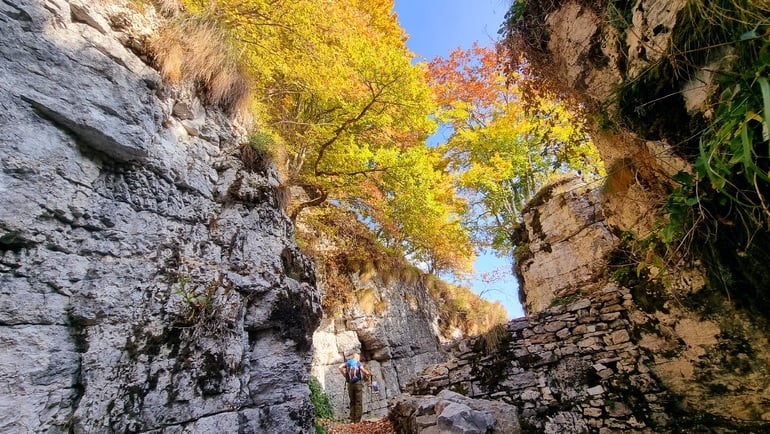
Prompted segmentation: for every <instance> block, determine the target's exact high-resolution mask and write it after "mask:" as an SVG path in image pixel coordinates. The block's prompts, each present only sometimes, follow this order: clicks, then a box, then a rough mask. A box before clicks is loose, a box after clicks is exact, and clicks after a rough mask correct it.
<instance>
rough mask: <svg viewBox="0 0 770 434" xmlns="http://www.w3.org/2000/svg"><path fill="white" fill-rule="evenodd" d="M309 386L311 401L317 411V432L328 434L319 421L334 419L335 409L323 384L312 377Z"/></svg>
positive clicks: (318, 433)
mask: <svg viewBox="0 0 770 434" xmlns="http://www.w3.org/2000/svg"><path fill="white" fill-rule="evenodd" d="M308 386H310V401H311V402H312V403H313V409H314V410H315V431H316V433H317V434H322V433H326V429H325V428H324V427H323V426H321V424H320V423H319V419H334V409H333V408H332V404H331V401H330V400H329V395H328V394H326V392H324V391H323V388H322V387H321V382H320V381H318V379H317V378H315V377H310V382H309V383H308Z"/></svg>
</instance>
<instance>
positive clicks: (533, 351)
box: [391, 284, 770, 434]
mask: <svg viewBox="0 0 770 434" xmlns="http://www.w3.org/2000/svg"><path fill="white" fill-rule="evenodd" d="M634 306H635V303H634V296H633V295H632V294H631V292H630V291H629V290H628V289H625V288H619V287H617V286H615V285H612V284H610V285H607V286H606V287H605V288H603V289H602V290H600V291H597V292H595V293H594V294H592V295H591V296H589V297H584V298H580V299H578V300H576V301H573V302H571V303H569V304H566V305H559V306H556V307H552V308H549V309H546V310H543V311H542V312H540V313H538V314H536V315H531V316H529V317H527V318H520V319H516V320H513V321H511V322H509V323H508V324H507V325H506V326H505V327H504V329H501V330H498V331H497V333H490V334H487V335H485V336H481V337H476V338H472V339H469V340H466V341H459V342H458V343H457V345H456V347H455V350H454V351H455V352H454V358H452V359H450V360H449V361H448V362H445V363H442V364H439V365H436V366H434V367H432V368H431V369H428V370H426V372H425V373H424V374H423V376H421V377H420V378H418V379H417V380H416V381H415V382H413V383H412V384H410V386H409V388H408V391H409V393H411V394H413V395H436V394H439V393H440V392H441V391H443V390H452V391H455V392H459V393H461V394H463V395H466V396H468V397H470V398H474V399H481V400H486V401H492V402H499V401H502V402H503V403H506V404H509V405H512V406H515V407H516V411H517V413H518V415H519V423H520V425H521V432H541V433H542V432H544V433H554V434H555V433H589V432H591V433H614V432H623V433H652V432H654V433H660V432H764V431H766V430H768V429H770V422H768V421H767V420H764V421H763V420H762V419H761V418H751V419H742V418H741V417H740V416H739V415H738V414H733V415H729V414H724V413H723V412H722V411H721V410H719V409H717V408H716V407H713V408H709V409H707V410H704V406H703V405H698V403H696V402H693V401H692V400H691V399H690V396H686V395H682V394H680V393H679V392H680V391H683V390H681V389H679V388H672V387H670V384H667V383H666V381H665V379H661V378H660V377H659V375H658V372H659V369H660V366H659V363H660V360H659V359H658V356H657V354H656V352H660V351H665V349H661V348H655V349H654V348H651V347H650V346H649V345H648V343H647V342H645V341H646V340H647V339H648V337H647V338H646V337H645V336H646V335H647V334H648V333H649V324H648V325H647V326H646V327H645V326H642V325H639V324H638V322H637V318H635V317H638V316H639V315H643V313H642V312H640V311H639V310H637V309H636V308H635V307H634ZM709 333H710V332H709V331H708V330H703V331H702V334H701V335H700V336H708V335H709ZM714 343H715V342H711V341H710V340H709V339H694V338H693V339H688V341H687V344H686V347H687V349H688V351H689V353H690V354H696V353H700V354H705V353H707V352H709V351H712V350H713V349H714V346H713V344H714ZM679 366H680V367H681V366H682V365H679ZM700 391H701V392H703V389H700ZM706 396H707V395H706ZM423 399H424V398H423ZM401 400H404V401H406V402H409V401H410V398H408V397H404V398H401ZM399 405H400V404H399V401H394V402H392V410H391V418H393V419H395V421H396V422H394V424H398V423H401V424H407V423H409V422H408V420H409V415H410V414H414V411H411V412H409V411H403V409H400V408H399ZM746 405H747V406H748V407H750V406H752V405H753V404H752V403H750V402H747V403H746ZM413 407H414V406H413ZM746 411H747V410H744V414H745V412H746ZM434 418H435V417H434ZM412 423H414V422H412ZM415 432H429V431H419V430H418V431H415ZM501 432H502V431H501Z"/></svg>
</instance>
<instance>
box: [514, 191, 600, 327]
mask: <svg viewBox="0 0 770 434" xmlns="http://www.w3.org/2000/svg"><path fill="white" fill-rule="evenodd" d="M522 216H523V223H524V224H523V225H522V228H521V230H520V231H519V233H518V234H517V238H518V240H517V250H516V253H515V256H516V261H515V264H514V266H515V268H516V273H517V274H518V275H519V276H520V282H519V283H520V287H519V291H521V293H522V297H520V298H521V299H522V303H523V305H524V308H525V310H526V312H527V313H529V314H535V313H538V312H541V311H543V310H544V309H546V308H548V307H549V306H551V305H552V304H553V303H557V302H559V300H560V299H564V298H565V297H571V296H575V295H576V294H577V293H578V292H587V291H590V289H591V286H592V285H595V283H596V281H597V279H596V277H597V276H598V275H600V274H601V273H602V272H603V271H604V268H605V266H606V260H605V257H606V255H607V253H608V252H609V251H610V250H612V249H613V248H614V247H615V237H614V236H613V235H612V233H611V232H610V229H609V227H608V225H607V223H606V222H605V220H604V216H603V213H602V206H601V197H600V194H599V190H597V189H591V188H590V187H589V186H588V185H586V184H585V183H584V182H582V180H580V179H579V178H565V179H562V180H560V181H557V182H555V183H553V184H551V185H548V186H546V187H544V188H543V189H542V190H541V191H540V192H539V193H538V195H537V196H536V197H535V198H534V199H533V200H532V201H531V202H530V203H529V204H528V205H527V207H526V208H525V209H524V211H523V212H522Z"/></svg>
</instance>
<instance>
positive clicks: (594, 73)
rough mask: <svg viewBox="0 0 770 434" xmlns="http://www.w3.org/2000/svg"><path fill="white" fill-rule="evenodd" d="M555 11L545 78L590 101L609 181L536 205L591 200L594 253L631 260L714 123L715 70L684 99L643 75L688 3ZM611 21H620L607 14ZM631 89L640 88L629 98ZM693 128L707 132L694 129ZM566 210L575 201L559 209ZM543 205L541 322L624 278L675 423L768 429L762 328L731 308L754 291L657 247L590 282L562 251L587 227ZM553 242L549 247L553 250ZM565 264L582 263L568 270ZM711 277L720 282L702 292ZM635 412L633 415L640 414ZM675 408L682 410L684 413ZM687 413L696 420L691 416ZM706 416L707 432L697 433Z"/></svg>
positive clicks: (522, 267)
mask: <svg viewBox="0 0 770 434" xmlns="http://www.w3.org/2000/svg"><path fill="white" fill-rule="evenodd" d="M552 5H553V6H554V10H552V11H550V12H549V14H548V16H547V17H543V18H544V20H545V29H546V35H544V38H545V40H547V41H548V42H547V53H545V54H544V55H545V56H546V57H547V58H548V59H549V60H550V61H551V63H550V65H551V68H550V69H548V70H547V71H545V72H546V73H547V74H548V76H549V78H552V79H554V80H555V81H556V82H558V83H559V84H560V85H561V86H562V88H564V89H568V90H570V91H571V92H572V93H573V94H574V95H576V96H577V97H578V99H579V100H581V101H582V102H583V103H585V104H586V107H587V108H588V110H589V113H590V116H589V122H590V123H592V124H593V125H592V134H591V136H592V140H593V141H594V143H595V144H596V146H597V148H598V150H599V152H600V154H601V155H602V158H603V160H604V162H605V167H606V170H607V177H606V178H605V179H602V180H601V182H599V183H596V184H593V185H592V186H591V187H590V188H589V189H587V190H586V191H585V192H584V193H581V195H583V196H584V197H581V198H579V199H573V200H572V201H565V200H564V198H565V197H566V196H560V195H559V194H549V195H544V196H541V199H542V198H545V197H546V196H548V197H549V199H548V200H550V201H552V202H553V204H552V205H550V206H552V207H557V208H558V207H566V208H568V209H572V208H573V207H574V206H575V205H576V204H579V203H588V202H589V201H590V202H591V203H593V204H596V208H594V209H597V210H598V211H597V212H596V213H594V216H596V217H597V219H596V220H595V221H596V222H597V223H595V224H598V225H600V226H603V227H605V228H606V229H607V233H610V234H612V236H611V237H609V238H597V240H599V239H602V240H604V241H603V243H606V244H602V245H601V248H600V249H599V250H603V251H605V252H606V253H611V254H619V255H620V256H621V257H622V255H623V250H624V249H628V248H629V246H628V245H622V244H621V243H620V242H621V240H622V237H624V236H630V237H634V238H636V239H642V238H644V237H646V236H648V235H650V234H651V233H654V232H655V231H657V230H660V229H659V228H660V224H661V222H664V221H665V219H664V218H663V217H664V216H663V215H662V214H661V209H662V205H663V204H664V203H665V202H666V198H667V197H668V195H669V194H670V192H671V191H672V190H673V189H674V188H676V187H677V185H678V184H677V183H676V182H673V181H672V176H673V175H674V174H676V173H678V172H680V171H685V172H690V173H693V169H692V167H691V165H690V163H689V162H688V161H687V160H685V159H683V158H682V157H681V156H680V155H679V154H677V151H676V150H677V149H678V152H680V153H682V149H683V148H684V149H687V150H689V151H690V153H692V152H695V153H697V143H694V144H693V143H688V144H685V142H687V141H688V140H690V139H692V137H696V136H697V134H696V133H697V131H698V130H700V129H702V128H703V127H702V125H703V123H707V122H709V116H710V113H709V110H708V109H709V106H708V104H706V102H707V101H708V96H709V95H710V93H709V92H712V91H713V89H714V83H713V75H712V71H711V70H713V65H707V66H705V67H702V68H700V69H699V70H695V71H693V72H692V74H691V76H690V77H689V81H685V80H682V83H683V84H682V85H681V88H676V89H673V88H668V87H666V86H670V83H674V82H676V83H679V81H675V80H667V81H665V80H664V81H663V82H656V81H655V79H654V74H652V75H650V74H647V75H644V74H642V75H640V72H642V71H649V70H650V69H654V68H655V67H656V66H657V65H659V64H660V63H661V62H662V61H664V60H666V59H667V56H668V55H669V54H668V53H670V51H669V48H670V44H671V37H672V35H673V34H674V29H675V28H676V26H677V19H678V18H680V17H681V15H679V13H680V12H681V10H682V8H683V7H684V5H685V2H683V1H674V2H663V1H657V0H641V1H636V2H632V3H626V4H620V3H615V4H614V5H601V4H598V3H596V2H587V1H576V0H571V1H567V2H563V3H561V4H558V5H556V4H552ZM605 6H606V7H608V8H610V11H609V12H613V10H612V8H615V7H616V8H617V9H618V11H619V12H621V15H620V16H617V15H612V14H609V15H608V11H607V10H605V9H604V8H605ZM607 16H614V17H615V18H622V19H623V21H622V22H621V21H614V22H613V21H612V20H608V19H603V18H601V17H604V18H606V17H607ZM722 54H724V56H723V58H720V56H719V55H716V54H715V56H714V59H712V60H710V61H713V62H729V55H728V54H729V53H727V52H725V53H722ZM669 78H670V77H669ZM644 80H646V81H644ZM641 83H643V84H641ZM634 86H637V87H636V88H635V89H636V90H635V91H631V92H626V91H628V90H629V89H631V88H634ZM661 89H663V90H661ZM624 92H625V93H624ZM655 92H658V93H655ZM602 119H603V121H606V122H603V121H602ZM697 125H701V126H700V127H698V128H695V129H693V128H694V126H697ZM696 142H697V140H696ZM688 146H689V148H688ZM693 149H695V151H693ZM685 153H686V152H685ZM560 201H562V202H570V203H571V205H563V204H562V205H559V202H560ZM545 202H546V201H544V200H541V201H539V202H537V203H534V204H532V205H531V206H530V208H529V212H530V215H529V216H526V215H525V217H524V229H523V232H522V233H521V234H520V236H519V238H522V239H525V238H526V242H528V243H530V245H534V246H535V248H532V247H530V248H529V249H528V250H522V251H520V252H518V254H517V262H518V264H517V265H516V266H517V267H518V269H519V274H520V277H521V279H522V281H523V288H524V295H523V304H524V305H525V306H527V309H528V312H529V313H531V314H533V315H540V313H538V312H541V313H542V312H547V311H549V308H547V306H549V304H550V305H553V306H559V305H560V303H564V302H571V301H572V300H573V299H571V298H569V294H570V293H572V292H573V290H575V289H576V290H577V294H580V292H581V291H582V292H583V293H585V294H586V295H587V296H589V297H590V296H591V295H592V294H596V293H597V291H602V290H604V288H605V287H606V285H608V284H610V285H612V284H617V283H618V282H619V281H621V282H623V283H625V284H626V285H627V286H628V288H626V289H628V290H629V296H630V297H631V298H630V301H631V302H632V303H633V304H632V305H630V306H629V308H628V320H629V321H630V325H631V330H632V333H630V334H629V336H630V338H631V342H633V343H634V344H635V345H637V346H638V348H639V354H640V358H642V359H644V360H645V362H646V368H644V369H649V370H650V372H652V374H653V375H654V377H655V378H656V379H657V380H659V383H658V386H656V387H660V388H662V389H663V390H667V391H668V392H670V393H672V394H674V396H676V397H678V398H676V399H677V401H678V404H677V405H676V406H674V407H675V408H674V410H676V411H675V412H674V413H669V414H670V415H672V414H673V415H675V416H673V418H674V419H672V420H676V419H677V418H680V420H681V421H686V422H680V423H679V425H678V427H679V429H685V428H688V429H694V430H696V431H697V430H705V431H718V430H726V431H727V432H741V431H746V432H750V431H752V430H755V431H762V430H767V429H768V428H767V426H768V423H770V413H769V412H768V411H767V406H766V405H763V404H762V402H766V401H767V399H768V392H767V391H768V387H770V375H768V372H767V370H766V369H765V368H764V367H763V366H764V365H766V363H767V361H768V360H770V354H769V353H768V350H767V338H768V332H767V325H766V320H765V319H764V318H762V317H761V316H758V315H752V314H749V313H748V312H747V311H746V309H742V308H736V306H735V304H734V301H735V299H736V298H737V297H736V295H737V294H740V293H742V291H744V290H746V289H750V288H742V287H741V286H740V285H738V284H735V281H737V280H739V279H736V280H732V279H733V276H731V270H727V269H725V270H722V269H712V270H704V266H703V263H702V262H701V261H700V260H699V258H692V259H693V260H688V261H681V262H679V263H671V264H663V263H662V261H660V260H659V258H656V256H655V251H654V250H653V249H650V250H649V251H648V252H642V254H638V253H637V256H636V257H635V259H634V260H629V261H625V262H623V263H619V262H615V263H610V262H606V264H607V265H608V266H609V268H607V267H605V268H604V269H603V270H601V269H600V271H602V272H601V273H599V274H597V278H598V280H596V281H595V282H591V281H585V280H583V279H584V277H585V276H586V275H587V273H586V272H585V270H586V269H585V268H583V267H581V264H585V263H586V262H585V261H582V259H581V258H582V257H583V256H585V255H586V254H587V253H590V252H591V248H590V247H589V246H587V245H586V244H581V242H580V238H575V239H574V242H575V244H571V243H569V242H564V243H560V242H559V241H561V240H569V239H572V238H573V237H574V234H575V231H574V229H575V228H576V227H580V225H577V226H574V225H573V226H571V225H569V224H564V225H561V224H551V223H549V222H548V220H547V219H548V218H549V217H548V216H549V215H554V216H560V217H558V220H563V221H569V220H570V218H569V217H564V215H563V214H561V213H563V212H564V211H561V213H560V211H555V210H554V209H548V210H547V211H546V207H548V206H549V205H545ZM536 210H537V211H536ZM535 214H537V217H538V218H535V216H536V215H535ZM720 225H721V223H720ZM728 225H732V223H731V222H726V225H724V226H719V227H718V228H717V230H718V231H723V232H722V233H725V232H724V231H725V230H726V229H729V228H728ZM541 226H549V228H548V229H545V228H542V229H541ZM594 227H598V226H594ZM527 237H529V238H531V239H529V238H527ZM546 240H554V241H550V242H548V244H546ZM546 246H547V247H548V249H550V250H551V251H550V252H549V251H547V250H548V249H545V248H544V247H546ZM680 247H683V246H672V249H674V250H676V249H678V248H680ZM599 250H597V251H596V252H597V253H598V252H599ZM726 254H727V255H730V253H729V252H727V253H726ZM735 254H736V255H740V254H744V255H745V252H736V253H735ZM519 255H521V256H519ZM568 257H574V258H575V260H574V263H573V264H572V265H571V266H570V265H569V262H567V261H566V258H568ZM587 257H589V258H590V257H591V255H590V254H588V256H587ZM673 257H676V254H673ZM604 260H606V261H609V259H608V258H604ZM656 262H657V264H656ZM565 264H566V265H565ZM637 267H639V268H638V269H639V270H647V271H649V272H650V274H651V276H648V277H646V278H643V277H640V276H639V274H640V272H639V271H637ZM715 268H716V267H715ZM619 270H620V271H621V272H622V273H627V274H626V275H625V277H623V276H619V275H618V273H616V272H618V271H619ZM733 271H735V270H733ZM707 272H711V273H712V275H718V276H721V278H723V279H724V281H723V282H722V284H720V285H707V279H706V276H707ZM559 273H561V275H560V276H559V277H556V276H557V274H559ZM573 281H574V282H578V281H583V282H585V283H583V284H579V285H578V286H577V287H576V288H574V289H569V288H568V282H573ZM565 295H566V296H567V298H565V297H564V296H565ZM554 308H557V307H552V308H550V309H554ZM544 309H545V310H544ZM629 408H630V409H631V410H632V411H633V412H634V413H636V409H635V408H634V407H633V406H632V407H629ZM607 411H608V410H605V414H606V412H607ZM677 411H681V412H682V413H681V414H680V415H679V416H676V414H678V413H676V412H677ZM685 413H686V414H689V415H690V416H682V414H685ZM688 417H690V418H691V419H688ZM698 418H700V419H701V420H702V421H709V422H708V423H706V422H703V423H701V424H700V425H699V423H698V422H697V420H698ZM638 420H639V419H638V418H637V421H638ZM688 424H689V425H688Z"/></svg>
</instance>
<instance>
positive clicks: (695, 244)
mask: <svg viewBox="0 0 770 434" xmlns="http://www.w3.org/2000/svg"><path fill="white" fill-rule="evenodd" d="M580 3H581V4H582V5H583V6H584V7H587V8H589V9H590V10H592V11H593V12H594V13H595V14H597V16H599V17H603V18H605V19H606V20H605V21H604V23H605V25H604V27H602V28H601V32H603V33H604V35H605V36H607V38H606V39H604V40H609V41H612V40H615V41H619V42H618V43H619V44H620V41H625V40H626V38H625V35H624V33H623V32H626V31H628V29H629V28H630V27H631V24H632V23H631V17H632V15H633V13H634V12H633V6H632V4H631V3H629V2H596V1H583V2H580ZM558 5H559V2H532V1H528V2H527V1H525V2H516V3H515V4H514V6H513V8H512V9H511V10H510V12H509V13H508V15H507V21H506V23H505V24H504V26H503V29H502V33H503V36H504V38H505V40H506V45H507V46H508V47H509V48H511V50H514V51H513V52H515V53H517V54H524V56H526V60H522V59H523V58H521V57H518V56H515V57H511V58H510V61H509V63H508V68H509V70H515V69H516V68H520V67H525V66H527V65H532V66H533V67H534V68H535V69H537V71H538V72H539V73H542V74H541V78H544V77H545V78H549V77H547V75H548V73H547V71H548V68H546V67H545V65H547V59H548V55H549V53H548V45H547V42H548V33H547V31H548V28H547V24H546V17H547V15H548V14H549V13H550V12H553V11H554V10H555V9H556V8H557V7H558ZM769 15H770V5H768V4H767V2H765V1H760V0H741V1H737V2H734V1H713V2H712V1H703V0H689V1H687V2H686V3H685V4H684V7H683V8H682V9H681V10H680V11H679V12H678V13H677V15H676V21H675V25H674V26H673V27H672V28H670V29H669V28H667V27H666V28H663V27H661V28H659V29H651V30H652V31H653V33H654V34H658V32H671V38H670V44H668V45H664V47H665V48H664V50H665V51H663V52H657V51H656V52H655V53H653V52H652V51H650V52H649V53H648V54H649V55H648V56H645V55H644V54H645V53H641V54H639V55H638V56H637V57H638V59H636V65H635V67H634V69H633V70H631V69H629V58H630V56H629V57H628V58H626V57H624V54H626V55H627V54H628V53H626V52H627V50H628V47H627V46H622V44H620V45H618V47H617V50H616V51H617V52H618V53H619V54H620V56H619V58H618V59H617V60H616V66H617V68H618V70H619V72H620V73H621V74H623V75H624V81H623V83H622V84H621V85H620V86H619V88H618V92H617V94H616V98H615V100H614V101H603V102H602V105H603V108H601V109H597V110H606V108H607V107H615V108H617V110H615V111H614V112H612V109H610V112H603V113H602V116H601V118H602V119H604V125H605V126H608V125H610V124H611V123H614V124H615V125H620V126H623V127H626V128H629V129H631V130H633V131H634V132H636V133H637V134H638V135H640V136H641V137H643V138H645V139H650V140H657V139H661V138H663V139H667V141H668V142H669V143H671V144H672V145H673V146H674V148H675V150H676V151H677V152H678V153H679V154H680V155H681V156H683V157H685V158H686V159H688V160H689V161H690V162H692V163H693V167H694V170H693V172H692V173H684V172H682V173H679V174H677V175H676V176H674V177H673V178H672V179H670V180H669V182H668V185H667V186H665V187H666V188H667V189H668V197H667V198H666V199H665V201H664V202H663V203H661V204H660V206H661V210H662V213H661V219H660V221H659V222H658V224H657V226H656V227H655V228H653V232H652V234H651V235H650V236H649V237H648V238H646V239H644V240H639V242H640V245H639V247H638V248H636V249H635V250H637V251H640V250H642V248H643V251H642V252H641V255H637V256H638V257H639V258H640V262H639V264H641V266H642V267H650V266H651V267H654V268H656V269H657V270H661V269H665V268H666V267H678V266H680V265H681V264H682V263H683V261H684V260H687V259H691V258H699V259H701V260H702V261H703V263H704V265H705V268H706V269H707V270H709V273H710V277H711V282H712V284H713V285H715V286H717V287H720V288H722V290H723V291H725V293H726V294H727V296H728V297H731V298H733V299H738V300H739V301H741V302H742V303H743V304H744V305H746V306H747V307H750V308H758V310H760V311H764V312H767V311H768V309H767V308H768V307H770V292H768V291H767V289H766V288H768V287H770V273H767V272H766V267H764V266H761V265H760V264H765V263H767V261H768V260H769V259H770V256H769V255H768V254H767V252H766V249H764V247H763V246H765V245H766V244H767V243H768V242H770V232H768V227H769V225H770V201H769V200H768V198H769V197H770V176H768V169H770V151H768V143H769V142H768V133H767V132H768V130H770V84H768V83H770V81H768V79H769V78H770V37H769V36H770V34H769V33H768V29H770V23H768V21H767V17H768V16H769ZM613 34H615V35H617V36H618V37H617V38H613V37H612V36H610V35H613ZM637 36H640V37H641V36H642V35H637ZM640 49H642V50H644V49H646V50H652V49H653V48H652V47H651V46H650V45H649V44H647V45H645V44H644V43H642V45H641V46H640ZM528 62H529V63H528ZM644 62H647V63H646V64H645V63H644ZM640 65H642V66H643V67H642V68H640ZM709 77H713V80H712V79H710V78H709ZM551 78H552V77H551ZM556 81H558V79H557V80H556ZM690 81H692V82H694V83H705V84H704V86H709V89H711V92H710V95H711V98H710V100H708V101H706V103H705V106H704V107H701V108H700V111H698V112H693V111H689V112H688V110H687V109H686V108H685V106H684V98H683V93H684V92H683V89H685V88H686V84H687V83H688V82H690ZM556 88H559V86H558V85H557V86H556ZM653 263H655V264H653ZM652 275H655V276H659V277H661V276H662V275H660V274H659V273H657V272H656V273H653V274H652Z"/></svg>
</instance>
